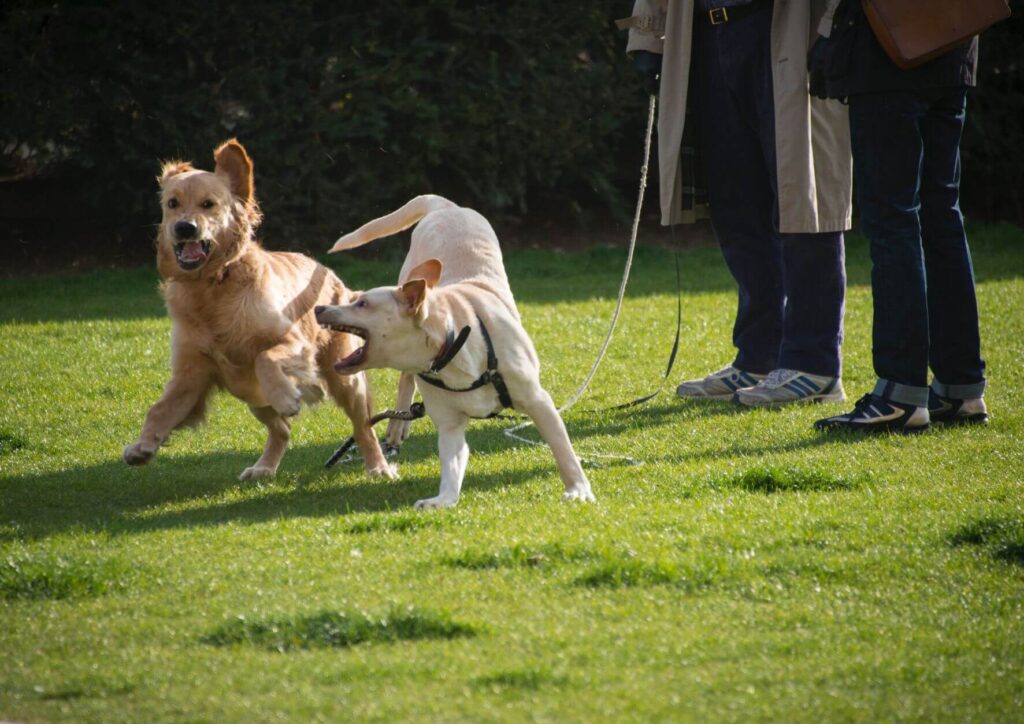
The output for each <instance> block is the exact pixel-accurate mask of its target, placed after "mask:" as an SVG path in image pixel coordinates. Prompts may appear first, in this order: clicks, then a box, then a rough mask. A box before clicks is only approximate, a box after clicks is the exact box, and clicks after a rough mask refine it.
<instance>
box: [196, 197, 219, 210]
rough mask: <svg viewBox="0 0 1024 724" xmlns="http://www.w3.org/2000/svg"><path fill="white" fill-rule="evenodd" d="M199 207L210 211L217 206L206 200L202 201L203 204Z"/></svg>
mask: <svg viewBox="0 0 1024 724" xmlns="http://www.w3.org/2000/svg"><path fill="white" fill-rule="evenodd" d="M199 205H200V206H202V207H203V208H204V209H212V208H213V207H214V206H216V205H217V204H216V203H214V202H213V201H212V200H210V199H207V200H206V201H204V202H203V203H201V204H199Z"/></svg>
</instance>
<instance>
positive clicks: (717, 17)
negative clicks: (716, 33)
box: [708, 8, 729, 25]
mask: <svg viewBox="0 0 1024 724" xmlns="http://www.w3.org/2000/svg"><path fill="white" fill-rule="evenodd" d="M708 22H710V23H711V24H712V25H721V24H722V23H727V22H729V10H728V9H727V8H711V9H710V10H708Z"/></svg>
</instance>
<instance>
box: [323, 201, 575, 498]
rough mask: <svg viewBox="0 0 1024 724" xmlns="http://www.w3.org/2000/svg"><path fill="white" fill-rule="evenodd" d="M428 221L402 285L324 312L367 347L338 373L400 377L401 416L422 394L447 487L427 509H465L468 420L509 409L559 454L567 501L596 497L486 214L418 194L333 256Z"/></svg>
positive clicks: (402, 429) (415, 238) (341, 363)
mask: <svg viewBox="0 0 1024 724" xmlns="http://www.w3.org/2000/svg"><path fill="white" fill-rule="evenodd" d="M417 223H418V226H417V227H416V229H415V230H414V231H413V234H412V243H411V246H410V249H409V254H408V256H407V257H406V259H405V263H404V264H403V266H402V270H401V273H400V274H399V277H398V279H399V286H395V287H379V288H377V289H371V290H369V291H367V292H362V293H358V294H357V295H356V297H355V299H353V300H351V301H350V302H349V303H348V304H341V305H337V304H336V305H323V306H319V307H317V309H316V319H317V321H318V322H319V323H320V324H321V325H323V326H325V327H329V328H331V329H333V330H336V331H341V332H347V333H349V334H353V335H356V336H359V337H362V338H363V340H364V344H363V346H362V347H360V348H359V349H357V350H355V351H354V352H352V353H351V354H349V355H346V356H343V357H341V358H340V359H339V360H338V362H337V363H336V364H335V367H334V368H335V370H337V371H338V372H340V373H342V374H356V373H359V372H361V371H362V370H366V369H371V368H379V367H390V368H394V369H397V370H399V371H401V372H402V375H401V379H400V381H399V386H398V400H397V404H396V407H397V408H398V409H400V410H405V409H408V408H409V406H410V404H411V403H412V398H413V394H414V392H415V389H416V387H419V390H420V394H421V395H422V397H423V403H424V406H425V407H426V411H427V414H428V415H430V417H431V419H432V420H433V421H434V424H435V425H436V426H437V430H438V452H439V454H440V457H441V488H440V492H439V493H438V495H437V496H436V497H433V498H428V499H425V500H420V501H418V502H417V503H416V507H418V508H441V507H448V506H452V505H455V503H456V502H458V499H459V493H460V491H461V489H462V480H463V477H464V476H465V472H466V464H467V463H468V461H469V447H468V446H467V445H466V435H465V430H466V425H467V424H468V422H469V419H470V418H474V417H488V416H490V415H492V414H495V413H497V412H499V411H500V410H501V409H503V408H505V407H512V408H514V409H515V410H517V411H519V412H522V413H524V414H526V415H529V416H530V418H531V419H532V420H533V422H534V424H535V425H536V426H537V430H538V431H539V432H540V434H541V437H543V438H544V441H545V442H546V443H547V444H548V445H549V446H550V447H551V451H552V452H553V453H554V456H555V463H556V464H557V466H558V471H559V473H560V474H561V477H562V481H563V482H564V484H565V495H564V498H565V499H566V500H584V501H587V500H593V499H594V495H593V493H592V492H591V490H590V481H589V480H587V476H586V474H585V473H584V472H583V469H582V467H581V466H580V462H579V459H578V458H577V457H576V453H575V452H574V451H573V448H572V443H571V442H570V441H569V436H568V434H567V433H566V431H565V425H564V424H563V423H562V418H561V417H560V416H559V414H558V411H557V410H556V409H555V406H554V404H553V403H552V401H551V396H550V395H549V394H548V393H547V392H546V391H545V390H544V389H543V388H542V387H541V385H540V361H539V360H538V358H537V352H536V351H535V350H534V347H533V342H532V341H531V340H530V337H529V336H528V335H527V333H526V330H524V329H523V325H522V322H521V321H520V318H519V311H518V310H517V309H516V304H515V300H514V299H513V298H512V290H511V289H510V288H509V284H508V278H507V277H506V275H505V267H504V265H503V263H502V256H501V247H500V246H499V245H498V239H497V236H496V235H495V233H494V230H493V229H492V228H491V225H490V224H489V223H488V222H487V220H486V219H485V218H484V217H483V216H481V215H480V214H478V213H477V212H475V211H473V210H471V209H465V208H461V207H459V206H456V205H455V204H453V203H452V202H451V201H448V200H447V199H443V198H441V197H439V196H418V197H416V198H414V199H413V200H412V201H410V202H409V203H407V204H406V205H405V206H403V207H402V208H400V209H398V210H397V211H394V212H392V213H391V214H388V215H387V216H384V217H381V218H379V219H376V220H374V221H371V222H369V223H367V224H366V225H364V226H363V227H361V228H360V229H358V230H357V231H355V232H353V233H351V234H348V235H347V236H344V237H342V238H341V239H339V240H338V242H337V243H336V244H335V245H334V247H333V248H332V249H331V251H332V252H335V251H341V250H343V249H352V248H354V247H357V246H361V245H363V244H366V243H368V242H370V241H372V240H374V239H377V238H380V237H383V236H389V235H391V234H394V233H396V232H399V231H401V230H403V229H406V228H408V227H410V226H412V225H413V224H417ZM408 424H409V423H408V422H396V421H393V424H392V425H391V427H390V428H389V430H388V442H390V443H391V444H392V445H396V446H397V445H398V444H400V443H401V442H402V440H404V438H405V436H406V435H407V434H408Z"/></svg>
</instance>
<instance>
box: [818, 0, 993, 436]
mask: <svg viewBox="0 0 1024 724" xmlns="http://www.w3.org/2000/svg"><path fill="white" fill-rule="evenodd" d="M819 32H821V33H822V35H824V36H831V37H830V39H829V40H827V41H822V42H820V43H819V44H818V45H816V46H815V49H814V51H813V52H812V55H811V63H812V65H815V64H818V63H820V64H822V66H823V67H822V68H821V70H822V74H823V76H824V77H825V79H826V80H825V87H824V88H823V89H822V91H823V93H824V94H825V95H829V96H832V97H847V98H848V99H849V106H850V133H851V142H852V150H853V160H854V174H855V177H856V179H857V201H858V206H859V208H860V216H861V227H862V230H863V232H864V235H865V236H867V238H868V241H869V242H870V248H871V263H872V270H871V290H872V296H873V300H874V322H873V328H872V343H873V346H872V353H873V359H874V366H875V373H876V375H877V376H878V381H877V383H876V384H875V388H874V390H872V392H870V393H869V394H866V395H864V396H863V397H861V398H860V400H859V401H858V402H857V403H856V405H855V406H854V408H853V410H851V411H850V412H848V413H845V414H842V415H836V416H834V417H827V418H825V419H822V420H818V421H817V422H816V423H815V427H817V428H818V429H821V430H829V429H835V428H842V429H853V430H900V431H906V432H917V431H921V430H924V429H926V428H927V427H928V426H929V423H930V422H985V421H986V420H987V418H988V415H987V410H986V408H985V401H984V399H983V397H982V394H983V393H984V391H985V362H984V360H982V358H981V339H980V334H979V331H978V303H977V299H976V295H975V289H974V272H973V269H972V265H971V254H970V250H969V249H968V246H967V237H966V235H965V233H964V221H963V215H962V214H961V213H960V199H959V196H960V136H961V133H962V131H963V128H964V117H965V112H966V111H965V108H966V94H967V88H968V87H970V86H973V85H974V83H975V70H976V65H977V52H978V43H977V38H974V39H973V40H972V41H971V42H969V43H967V44H965V45H962V46H960V47H958V48H956V49H954V50H952V51H950V52H948V53H947V54H945V55H943V56H941V57H939V58H936V59H934V60H932V61H930V62H928V63H926V64H924V65H921V66H919V67H917V68H913V69H911V70H900V69H899V68H898V67H897V66H896V65H895V64H894V63H893V62H892V61H891V60H890V59H889V57H888V56H887V55H886V54H885V52H884V51H883V50H882V47H881V46H880V45H879V43H878V41H877V40H876V38H875V36H874V34H873V33H872V31H871V28H870V25H868V23H867V19H866V17H865V16H864V13H863V10H862V6H861V3H860V0H842V2H840V1H839V0H832V2H831V3H830V8H829V13H828V15H827V16H826V17H825V18H824V19H823V22H822V24H821V27H820V28H819ZM819 46H820V47H819ZM929 367H931V370H932V373H933V377H932V381H931V385H929V384H928V368H929Z"/></svg>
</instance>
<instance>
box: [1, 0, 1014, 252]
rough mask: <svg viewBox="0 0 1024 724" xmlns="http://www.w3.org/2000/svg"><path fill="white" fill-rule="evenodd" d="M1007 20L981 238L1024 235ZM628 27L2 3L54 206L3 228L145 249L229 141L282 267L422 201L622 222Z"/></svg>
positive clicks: (9, 116) (549, 17)
mask: <svg viewBox="0 0 1024 724" xmlns="http://www.w3.org/2000/svg"><path fill="white" fill-rule="evenodd" d="M1012 5H1013V7H1014V9H1015V11H1016V15H1015V16H1014V18H1012V19H1011V20H1010V21H1007V22H1004V23H1002V24H1000V25H998V26H996V27H995V28H993V29H992V30H991V31H989V32H988V33H986V35H985V37H984V38H983V39H982V43H981V66H980V75H981V79H980V87H979V89H978V91H977V92H976V93H974V94H973V95H972V101H971V109H970V114H969V120H968V128H967V132H966V134H965V138H964V147H963V150H964V207H965V210H966V212H967V213H968V215H969V216H972V217H974V218H989V219H991V218H1009V219H1014V220H1018V221H1024V201H1022V199H1024V196H1022V194H1024V191H1022V189H1024V177H1022V174H1024V163H1022V162H1021V155H1022V149H1024V120H1022V119H1024V79H1022V74H1024V68H1022V65H1021V61H1020V50H1019V49H1020V42H1021V38H1022V37H1024V3H1022V2H1021V0H1013V2H1012ZM631 7H632V2H631V0H614V1H612V0H605V2H586V3H583V2H575V3H558V4H557V5H552V4H551V3H550V2H538V1H537V0H527V1H526V2H507V1H505V0H478V1H476V2H464V1H460V0H432V1H431V2H422V3H414V2H390V3H389V2H383V3H376V4H370V5H367V4H365V3H358V4H357V3H346V2H340V3H339V2H322V1H321V2H298V3H295V2H292V3H283V2H253V3H228V2H216V1H214V2H210V1H203V2H200V1H198V0H181V1H180V2H177V3H173V4H171V5H167V4H157V3H149V2H134V1H130V0H105V1H104V2H99V1H97V0H92V1H90V0H79V1H77V2H60V1H57V2H47V3H43V2H39V1H38V0H8V1H7V2H5V3H4V4H3V6H2V9H0V112H2V114H3V123H2V124H0V182H2V181H3V179H4V178H6V179H10V178H12V177H18V178H36V179H40V178H46V179H50V181H48V182H47V183H49V184H50V185H43V184H42V183H39V184H37V186H35V187H34V188H35V189H36V192H35V198H36V199H37V200H38V199H41V202H40V205H39V207H38V209H37V210H36V211H31V210H29V209H28V207H27V206H26V205H25V203H24V202H23V201H21V200H20V198H21V197H18V200H15V201H13V202H11V201H10V200H9V197H10V194H8V200H7V201H4V194H3V191H4V189H8V190H9V189H10V187H11V186H12V184H3V183H0V212H3V214H4V216H5V217H6V218H7V219H8V220H9V221H8V224H7V225H6V226H8V227H10V225H11V224H10V219H13V218H15V217H16V216H17V214H15V213H14V212H18V214H21V215H22V216H24V217H25V218H27V219H33V218H34V219H38V218H40V217H50V216H53V215H54V214H57V215H59V214H60V213H63V214H64V215H65V216H67V217H69V218H68V220H69V222H70V224H71V225H73V228H74V229H75V230H76V233H77V236H78V238H86V236H87V235H84V234H83V233H82V228H83V226H84V225H85V223H86V222H95V224H96V225H101V226H103V227H104V229H110V228H120V229H122V230H124V229H131V230H132V232H131V233H130V234H129V236H130V237H131V238H132V240H136V239H138V237H139V236H140V235H141V236H144V237H148V236H151V233H152V232H151V231H150V230H149V229H148V228H146V226H145V225H146V224H152V223H153V221H155V219H156V214H157V209H156V205H155V203H154V192H155V190H156V185H155V183H154V180H153V179H154V175H155V173H156V169H157V163H158V160H160V159H167V158H171V157H183V158H187V159H193V160H195V161H196V162H197V163H198V164H200V165H201V166H204V167H209V165H210V164H211V158H210V156H211V151H212V148H213V147H214V146H215V145H216V144H217V143H219V142H220V141H222V140H224V139H225V138H228V137H231V136H237V137H238V138H239V139H240V140H241V141H242V142H243V143H244V144H246V146H247V147H248V149H249V151H250V153H251V154H252V156H253V157H254V159H255V162H256V175H257V189H258V194H259V196H260V198H261V201H262V204H263V208H264V210H265V211H266V225H265V228H264V236H265V237H266V238H267V240H268V242H269V244H270V246H272V247H273V246H289V247H298V248H310V249H316V250H321V249H323V248H325V246H326V244H327V242H328V241H329V240H331V239H332V238H333V237H334V234H335V233H337V232H339V231H342V230H345V229H350V228H351V227H352V226H353V225H354V224H357V223H359V222H361V221H363V220H365V219H367V218H369V217H372V216H375V215H378V214H380V213H382V212H385V211H387V210H390V209H392V208H393V207H395V206H396V205H397V204H400V203H402V202H404V201H405V200H407V199H408V198H409V197H411V196H412V195H414V194H418V193H423V192H428V191H430V192H434V193H440V194H444V195H447V196H450V197H452V198H454V199H456V200H458V201H459V202H461V203H464V204H467V205H472V206H474V207H476V208H479V209H480V210H481V211H483V212H484V213H486V214H488V215H490V216H492V217H493V218H497V219H504V220H506V221H514V220H515V219H517V218H525V217H526V215H527V214H529V217H530V218H531V219H534V220H536V219H552V218H555V219H559V220H563V221H564V220H569V219H579V218H581V217H583V218H585V217H586V216H587V215H588V214H590V213H594V212H600V213H601V215H602V216H604V215H605V214H607V213H609V212H610V213H612V214H613V215H616V216H618V217H619V218H620V219H622V218H625V217H628V214H629V211H630V210H631V205H632V198H633V194H634V193H635V188H636V180H637V174H638V170H639V156H640V148H641V136H642V132H643V124H644V115H645V114H644V107H645V101H644V98H643V96H642V93H641V91H640V89H639V87H638V84H637V82H636V79H635V78H634V77H633V71H632V68H631V66H630V63H629V61H628V59H627V58H626V57H625V55H624V52H623V50H624V47H625V36H624V34H623V33H621V32H619V31H617V30H616V29H615V28H614V26H613V25H612V23H611V20H612V19H613V18H615V17H621V16H623V15H628V14H629V12H630V9H631ZM54 179H56V180H59V182H60V183H59V184H56V185H55V184H54V181H53V180H54ZM67 189H71V190H73V191H74V194H75V197H76V201H75V203H72V200H71V199H70V198H68V196H69V194H68V193H66V191H67ZM58 195H59V196H60V197H61V203H60V204H59V205H54V204H53V203H52V198H53V197H54V196H58ZM9 212H10V213H9ZM46 220H47V221H51V222H52V221H54V219H51V218H47V219H46ZM57 220H58V221H59V219H57ZM5 231H6V232H7V233H8V234H9V233H10V231H11V230H10V228H7V229H5ZM90 238H95V239H97V240H98V241H99V243H101V244H107V243H110V242H109V241H108V238H109V235H106V234H103V233H100V234H95V235H93V236H92V237H90Z"/></svg>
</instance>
